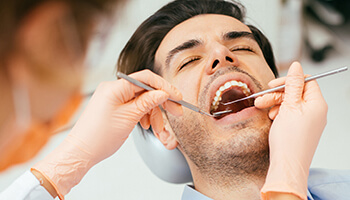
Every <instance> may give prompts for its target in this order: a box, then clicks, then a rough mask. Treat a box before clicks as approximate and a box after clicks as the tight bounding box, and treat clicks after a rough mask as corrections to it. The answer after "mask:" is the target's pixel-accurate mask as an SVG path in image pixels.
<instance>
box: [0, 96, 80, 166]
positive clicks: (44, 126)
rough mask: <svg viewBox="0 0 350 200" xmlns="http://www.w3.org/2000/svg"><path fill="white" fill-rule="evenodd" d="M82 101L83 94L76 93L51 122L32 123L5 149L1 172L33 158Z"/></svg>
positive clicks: (22, 120)
mask: <svg viewBox="0 0 350 200" xmlns="http://www.w3.org/2000/svg"><path fill="white" fill-rule="evenodd" d="M81 100H82V96H81V94H80V93H76V94H74V95H73V96H72V97H71V98H70V99H69V100H68V101H67V103H66V104H65V105H64V107H63V108H62V109H61V110H60V111H59V112H58V113H57V114H56V116H54V117H53V118H52V120H50V121H49V122H46V123H43V122H37V121H31V122H30V124H29V125H27V126H26V127H27V129H26V131H23V132H22V134H20V135H19V136H17V137H16V138H14V139H13V140H12V141H11V144H10V145H7V147H6V148H5V151H4V152H3V153H2V155H1V162H0V171H3V170H6V169H7V168H8V167H10V166H12V165H15V164H19V163H23V162H26V161H28V160H29V159H31V158H33V157H34V156H35V155H36V154H37V153H38V152H39V151H40V150H41V149H42V147H43V146H44V145H45V144H46V143H47V142H48V140H49V139H50V137H51V136H52V135H53V134H54V133H56V132H57V130H58V128H61V127H62V126H63V125H65V124H66V123H67V122H69V119H70V118H71V116H72V115H73V114H74V113H75V111H76V110H77V108H78V106H79V104H80V102H81ZM17 109H18V108H17ZM27 109H28V108H27ZM19 116H22V115H19ZM17 121H18V120H17ZM25 121H28V120H26V119H20V121H18V122H17V124H22V125H24V123H25Z"/></svg>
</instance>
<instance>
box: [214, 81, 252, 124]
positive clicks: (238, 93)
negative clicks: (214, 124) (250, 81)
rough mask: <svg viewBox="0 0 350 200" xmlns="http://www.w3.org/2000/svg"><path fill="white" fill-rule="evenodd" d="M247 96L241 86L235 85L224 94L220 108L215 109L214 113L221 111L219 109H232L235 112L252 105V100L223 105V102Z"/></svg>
mask: <svg viewBox="0 0 350 200" xmlns="http://www.w3.org/2000/svg"><path fill="white" fill-rule="evenodd" d="M243 97H246V95H245V94H244V93H243V91H242V90H241V89H240V88H239V87H233V88H232V89H230V90H228V91H226V92H225V93H224V94H223V95H222V97H221V98H222V100H221V102H220V104H219V106H218V109H216V110H213V111H212V113H214V112H219V111H225V110H232V111H233V113H236V112H239V111H241V110H243V109H245V108H247V107H250V106H252V102H251V100H245V101H240V102H237V103H233V104H229V105H226V106H225V105H222V104H221V103H227V102H231V101H234V100H236V99H240V98H243ZM224 116H225V115H222V116H220V117H219V118H222V117H224Z"/></svg>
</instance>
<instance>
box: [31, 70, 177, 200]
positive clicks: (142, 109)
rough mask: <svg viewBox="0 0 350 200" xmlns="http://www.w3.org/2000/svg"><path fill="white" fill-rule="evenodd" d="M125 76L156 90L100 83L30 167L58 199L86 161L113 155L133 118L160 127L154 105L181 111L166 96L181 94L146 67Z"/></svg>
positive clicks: (81, 173) (90, 163)
mask: <svg viewBox="0 0 350 200" xmlns="http://www.w3.org/2000/svg"><path fill="white" fill-rule="evenodd" d="M130 76H131V77H133V78H135V79H137V80H139V81H141V82H143V83H145V84H147V85H150V86H151V87H153V88H155V89H158V90H155V91H145V90H144V89H142V88H140V87H138V86H135V85H133V84H132V83H129V82H127V81H126V80H122V79H121V80H117V81H111V82H104V83H102V84H100V85H99V86H98V88H97V89H96V91H95V93H94V95H93V96H92V98H91V100H90V102H89V104H88V105H87V107H86V109H85V111H84V112H83V113H82V115H81V117H80V118H79V120H78V122H77V123H76V124H75V126H74V127H73V129H72V130H71V132H70V133H69V135H68V136H67V137H66V138H65V140H64V141H63V142H62V144H60V145H59V146H58V147H57V148H56V149H55V150H54V151H53V152H51V153H50V154H49V155H48V156H47V157H46V158H45V159H44V160H42V161H41V162H39V163H37V164H36V165H35V166H34V167H33V170H36V171H38V172H40V173H41V174H42V175H43V176H44V177H45V178H46V179H48V181H51V184H52V186H54V187H55V189H56V190H57V192H58V196H59V197H60V198H63V195H65V194H67V193H68V192H69V191H70V189H71V188H72V187H73V186H75V185H76V184H78V183H79V182H80V180H81V179H82V178H83V176H84V175H85V174H86V172H87V171H88V170H89V169H90V168H91V167H92V166H94V165H95V164H97V163H98V162H100V161H102V160H103V159H105V158H107V157H109V156H111V155H112V154H114V153H115V152H116V151H117V150H118V149H119V148H120V146H121V145H122V144H123V143H124V142H125V140H126V139H127V138H128V136H129V134H130V132H131V131H132V130H133V128H134V126H135V125H136V124H137V123H138V122H139V121H141V124H142V126H143V127H144V128H148V127H149V126H150V125H152V128H153V129H154V131H161V130H162V129H163V117H162V114H161V110H160V108H159V107H158V105H160V104H162V105H163V108H164V109H165V110H167V111H169V112H170V113H172V114H173V115H176V116H178V115H182V107H181V106H180V105H179V104H176V103H174V102H171V101H167V99H168V98H171V99H173V100H181V99H182V95H181V94H180V92H179V91H178V90H177V89H176V88H175V87H173V86H172V85H170V83H168V82H167V81H165V80H164V79H163V78H161V77H160V76H158V75H156V74H154V73H152V72H151V71H149V70H144V71H141V72H136V73H134V74H131V75H130Z"/></svg>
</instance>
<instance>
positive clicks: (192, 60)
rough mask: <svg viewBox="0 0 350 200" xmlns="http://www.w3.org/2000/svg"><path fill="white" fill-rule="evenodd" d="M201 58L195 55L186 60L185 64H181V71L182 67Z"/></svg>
mask: <svg viewBox="0 0 350 200" xmlns="http://www.w3.org/2000/svg"><path fill="white" fill-rule="evenodd" d="M199 59H200V58H199V57H193V58H191V59H190V60H188V61H186V62H185V63H184V64H183V65H181V66H180V69H179V71H180V70H181V69H182V68H184V67H186V65H188V64H190V63H192V62H194V61H197V60H199Z"/></svg>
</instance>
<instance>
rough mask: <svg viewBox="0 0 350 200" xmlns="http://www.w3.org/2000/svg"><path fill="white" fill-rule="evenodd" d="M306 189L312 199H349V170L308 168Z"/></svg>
mask: <svg viewBox="0 0 350 200" xmlns="http://www.w3.org/2000/svg"><path fill="white" fill-rule="evenodd" d="M308 189H309V192H310V193H311V196H312V197H313V199H314V200H328V199H339V200H342V199H344V200H345V199H350V170H334V169H318V168H314V169H310V174H309V180H308Z"/></svg>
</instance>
